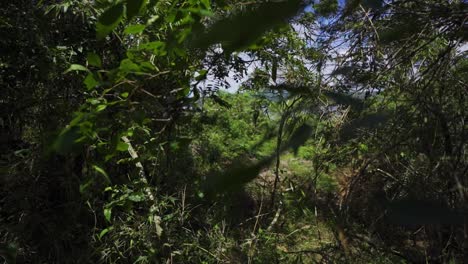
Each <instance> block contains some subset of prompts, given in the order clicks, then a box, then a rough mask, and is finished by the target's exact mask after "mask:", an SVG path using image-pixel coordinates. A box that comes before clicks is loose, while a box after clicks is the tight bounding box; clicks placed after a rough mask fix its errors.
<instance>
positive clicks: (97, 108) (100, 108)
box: [96, 104, 107, 112]
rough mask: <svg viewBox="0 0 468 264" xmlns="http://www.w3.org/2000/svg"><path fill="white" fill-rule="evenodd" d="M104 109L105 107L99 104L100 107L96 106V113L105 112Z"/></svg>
mask: <svg viewBox="0 0 468 264" xmlns="http://www.w3.org/2000/svg"><path fill="white" fill-rule="evenodd" d="M106 108H107V105H105V104H100V105H98V106H96V111H97V112H101V111H103V110H105V109H106Z"/></svg>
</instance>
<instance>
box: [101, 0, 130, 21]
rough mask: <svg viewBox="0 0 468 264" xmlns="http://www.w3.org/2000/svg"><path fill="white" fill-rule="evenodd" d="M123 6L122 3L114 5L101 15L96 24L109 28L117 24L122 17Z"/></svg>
mask: <svg viewBox="0 0 468 264" xmlns="http://www.w3.org/2000/svg"><path fill="white" fill-rule="evenodd" d="M123 11H124V5H123V4H122V3H119V4H116V5H114V6H112V7H110V8H109V9H107V10H106V11H104V13H102V15H101V16H100V17H99V20H98V22H99V23H100V24H101V25H104V26H111V25H114V24H115V23H118V22H119V21H120V20H121V19H122V16H123Z"/></svg>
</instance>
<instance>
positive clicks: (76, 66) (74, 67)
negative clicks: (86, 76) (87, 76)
mask: <svg viewBox="0 0 468 264" xmlns="http://www.w3.org/2000/svg"><path fill="white" fill-rule="evenodd" d="M71 71H85V72H89V70H88V68H86V67H85V66H83V65H80V64H72V65H70V67H69V68H68V69H67V70H66V71H64V72H63V73H64V74H66V73H69V72H71Z"/></svg>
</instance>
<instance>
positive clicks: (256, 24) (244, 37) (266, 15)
mask: <svg viewBox="0 0 468 264" xmlns="http://www.w3.org/2000/svg"><path fill="white" fill-rule="evenodd" d="M302 8H303V1H300V0H288V1H280V2H277V1H275V2H273V1H269V2H265V3H260V4H258V5H255V7H254V8H248V9H247V10H245V11H242V12H241V11H239V12H235V13H234V15H231V16H229V17H226V18H223V19H219V20H218V21H217V22H215V23H214V24H213V25H212V26H210V27H209V28H208V30H207V31H206V32H204V33H203V32H194V34H193V35H195V36H196V38H195V39H194V40H193V42H192V44H193V45H194V46H195V47H198V48H207V47H209V46H211V45H212V44H216V43H222V44H223V48H225V49H226V50H227V51H228V52H229V51H234V50H239V49H242V48H246V47H248V46H249V45H251V44H252V43H253V42H254V41H255V40H257V38H259V37H260V36H261V35H262V34H263V33H264V32H266V31H267V30H270V29H272V28H274V27H276V26H278V25H281V24H284V23H287V20H288V19H289V18H291V17H293V16H294V15H296V14H297V13H298V11H299V10H301V9H302Z"/></svg>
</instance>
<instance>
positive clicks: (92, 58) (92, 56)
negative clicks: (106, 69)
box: [87, 52, 102, 68]
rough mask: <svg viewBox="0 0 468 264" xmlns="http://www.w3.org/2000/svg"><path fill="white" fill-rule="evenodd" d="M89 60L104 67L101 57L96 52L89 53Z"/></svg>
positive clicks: (89, 62) (97, 65)
mask: <svg viewBox="0 0 468 264" xmlns="http://www.w3.org/2000/svg"><path fill="white" fill-rule="evenodd" d="M87 60H88V64H89V65H91V66H95V67H99V68H102V62H101V58H100V57H99V55H97V54H96V53H93V52H90V53H88V56H87Z"/></svg>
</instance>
